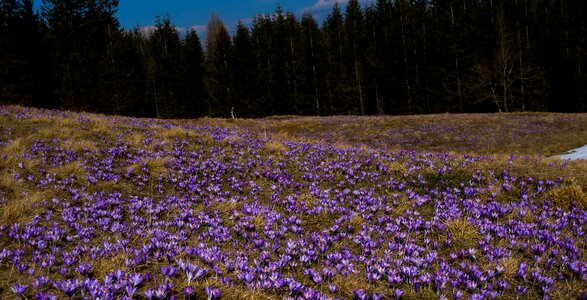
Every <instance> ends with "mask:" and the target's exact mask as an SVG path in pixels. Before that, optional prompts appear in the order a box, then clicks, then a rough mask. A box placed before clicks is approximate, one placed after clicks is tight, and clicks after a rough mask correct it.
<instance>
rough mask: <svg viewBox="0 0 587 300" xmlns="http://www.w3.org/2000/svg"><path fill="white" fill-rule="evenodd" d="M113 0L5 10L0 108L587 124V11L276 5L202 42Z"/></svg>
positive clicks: (453, 2)
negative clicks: (147, 21)
mask: <svg viewBox="0 0 587 300" xmlns="http://www.w3.org/2000/svg"><path fill="white" fill-rule="evenodd" d="M117 6H118V1H117V0H80V1H78V0H44V1H43V3H42V5H41V8H40V9H39V10H36V9H35V5H34V3H33V1H32V0H2V1H0V103H1V104H18V105H24V106H34V107H42V108H51V109H53V108H56V109H64V110H72V111H87V112H93V113H103V114H115V115H128V116H137V117H155V118H194V117H204V116H208V117H225V118H229V117H240V118H251V117H253V118H255V117H264V116H272V115H382V114H394V115H395V114H428V113H475V112H514V111H556V112H586V111H587V76H586V74H585V72H584V70H583V69H584V68H585V65H586V63H587V53H586V51H587V47H586V40H587V39H586V34H587V15H586V14H585V10H586V9H587V2H585V1H575V0H510V1H503V0H501V1H500V0H395V1H390V0H377V1H370V2H359V1H357V0H350V1H348V2H347V3H346V4H345V5H341V6H339V5H335V6H334V7H333V8H332V10H330V11H329V13H328V15H327V17H326V18H325V19H324V20H320V21H319V20H317V19H316V18H315V17H314V16H313V15H312V14H311V13H310V12H309V11H307V12H305V13H303V15H301V16H297V15H296V14H294V13H292V12H288V11H283V9H282V8H281V7H279V6H277V8H276V10H275V11H274V12H271V13H270V14H266V15H257V16H254V17H253V19H252V22H250V24H248V23H247V24H245V23H243V22H239V24H238V25H237V26H236V28H227V27H226V25H225V24H224V23H223V21H222V20H221V19H220V18H219V17H218V15H217V14H214V13H212V14H211V17H210V19H209V22H208V26H207V31H206V34H205V38H204V39H201V38H200V36H198V33H197V32H195V31H193V30H192V31H188V32H180V31H178V30H177V29H176V27H175V26H174V24H173V20H172V18H171V16H154V24H155V26H154V29H153V30H150V31H146V30H144V28H140V27H137V28H134V29H129V28H123V27H121V25H120V23H119V21H118V20H117V17H116V12H117Z"/></svg>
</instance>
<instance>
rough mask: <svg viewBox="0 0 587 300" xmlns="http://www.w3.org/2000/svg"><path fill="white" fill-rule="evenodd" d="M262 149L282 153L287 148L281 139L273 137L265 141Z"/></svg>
mask: <svg viewBox="0 0 587 300" xmlns="http://www.w3.org/2000/svg"><path fill="white" fill-rule="evenodd" d="M263 149H265V151H267V152H269V153H282V152H285V151H287V150H288V148H287V147H286V146H285V145H284V144H283V143H282V142H281V141H279V140H276V139H274V138H272V139H271V140H269V141H267V142H266V143H265V145H264V146H263Z"/></svg>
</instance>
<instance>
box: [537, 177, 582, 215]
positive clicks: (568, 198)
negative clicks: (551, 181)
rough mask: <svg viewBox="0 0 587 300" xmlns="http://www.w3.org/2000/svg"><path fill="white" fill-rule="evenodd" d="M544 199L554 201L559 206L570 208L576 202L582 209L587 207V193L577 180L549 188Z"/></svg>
mask: <svg viewBox="0 0 587 300" xmlns="http://www.w3.org/2000/svg"><path fill="white" fill-rule="evenodd" d="M544 199H546V200H550V201H552V202H553V203H554V204H555V205H556V206H557V207H563V208H567V209H569V208H571V206H572V204H573V203H575V204H576V206H577V207H579V208H580V209H587V193H585V192H584V191H583V188H582V187H581V186H580V185H579V184H577V183H575V182H571V183H568V184H564V185H561V186H559V187H556V188H554V189H551V190H549V191H548V192H547V193H546V195H545V196H544Z"/></svg>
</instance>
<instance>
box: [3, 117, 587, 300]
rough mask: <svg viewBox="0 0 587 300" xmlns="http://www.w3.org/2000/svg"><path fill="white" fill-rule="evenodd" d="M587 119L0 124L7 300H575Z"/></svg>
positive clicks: (583, 275)
mask: <svg viewBox="0 0 587 300" xmlns="http://www.w3.org/2000/svg"><path fill="white" fill-rule="evenodd" d="M586 143H587V115H585V114H572V115H567V114H495V115H433V116H409V117H328V118H317V117H307V118H301V117H279V118H268V119H260V120H240V119H236V120H220V119H201V120H194V121H185V120H146V119H132V118H122V117H107V116H100V115H92V114H78V113H70V112H61V111H44V110H36V109H27V108H21V107H13V106H8V107H0V298H3V299H4V298H17V297H20V296H22V297H26V298H33V297H37V296H38V297H42V296H51V295H53V296H57V297H58V298H66V297H71V298H83V297H90V298H95V297H103V298H108V297H112V298H117V299H123V298H126V297H130V298H154V299H157V298H169V297H171V296H174V297H175V298H184V297H186V298H190V297H191V298H193V299H199V298H205V297H208V298H212V299H215V298H222V299H242V298H250V299H266V298H271V299H281V298H288V297H292V298H296V297H304V298H306V299H308V298H309V299H319V298H321V297H326V298H347V299H352V298H359V299H367V298H372V299H378V297H384V298H386V299H390V298H391V299H396V298H402V299H415V298H419V299H422V298H423V299H437V298H440V297H442V296H446V297H448V298H450V299H452V298H456V299H459V298H462V299H467V298H475V297H477V298H479V297H485V298H488V299H489V298H492V297H498V296H499V297H502V298H504V299H516V298H522V299H534V298H538V297H544V296H550V297H551V298H553V299H571V298H577V297H581V296H582V295H584V294H585V293H587V283H586V282H587V262H586V261H587V252H586V251H587V249H586V247H587V245H586V238H585V237H586V236H585V231H586V230H587V195H586V193H585V191H586V190H587V177H586V174H587V163H586V162H585V161H575V162H563V161H559V160H558V159H556V158H551V156H553V155H555V154H559V153H561V152H563V151H565V150H568V149H571V148H574V147H577V146H581V145H583V144H586Z"/></svg>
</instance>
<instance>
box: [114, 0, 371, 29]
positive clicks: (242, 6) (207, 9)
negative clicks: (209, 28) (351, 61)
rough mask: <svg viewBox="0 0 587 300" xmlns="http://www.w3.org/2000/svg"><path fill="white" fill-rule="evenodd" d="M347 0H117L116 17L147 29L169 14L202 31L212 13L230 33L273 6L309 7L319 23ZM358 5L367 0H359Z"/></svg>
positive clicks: (294, 9) (175, 21) (178, 24)
mask: <svg viewBox="0 0 587 300" xmlns="http://www.w3.org/2000/svg"><path fill="white" fill-rule="evenodd" d="M347 1H348V0H281V1H272V0H168V1H165V0H120V2H119V5H118V14H117V16H118V19H119V20H120V24H121V25H122V27H124V28H128V29H132V28H135V27H137V26H139V27H141V28H148V27H149V26H152V25H153V23H154V22H155V16H162V17H164V16H167V15H168V16H169V17H170V18H171V22H172V23H173V24H174V25H175V26H176V27H177V28H178V29H180V31H181V30H186V29H190V28H192V29H195V30H196V31H198V33H199V34H202V33H203V32H204V31H205V30H206V28H205V25H206V23H207V22H208V19H209V18H210V14H211V13H212V12H216V13H217V14H218V15H219V16H220V18H221V19H222V21H224V23H225V25H226V26H227V28H228V30H229V31H231V32H233V31H234V29H235V27H236V24H237V22H238V21H239V20H241V21H242V22H243V23H245V24H247V25H249V24H250V22H251V20H252V17H253V16H255V15H258V14H269V13H273V12H274V11H275V9H276V8H277V5H281V7H282V8H283V10H284V11H290V12H293V13H295V14H296V15H297V16H298V17H299V16H301V15H302V14H303V12H304V11H306V10H309V11H310V12H312V14H313V15H314V17H315V18H316V19H318V20H319V21H320V22H321V21H322V20H323V18H324V17H325V16H326V15H327V14H328V12H329V11H330V10H331V9H332V6H333V5H334V3H335V2H338V3H339V4H341V5H343V6H344V4H345V3H346V2H347ZM361 2H362V4H365V3H366V2H369V0H363V1H361Z"/></svg>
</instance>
